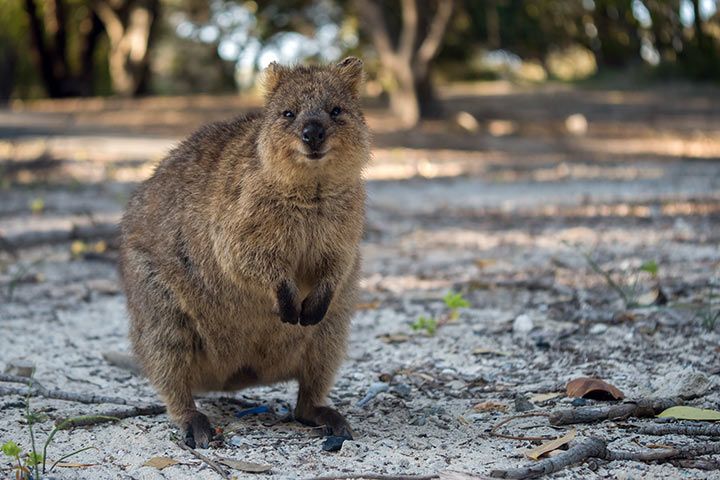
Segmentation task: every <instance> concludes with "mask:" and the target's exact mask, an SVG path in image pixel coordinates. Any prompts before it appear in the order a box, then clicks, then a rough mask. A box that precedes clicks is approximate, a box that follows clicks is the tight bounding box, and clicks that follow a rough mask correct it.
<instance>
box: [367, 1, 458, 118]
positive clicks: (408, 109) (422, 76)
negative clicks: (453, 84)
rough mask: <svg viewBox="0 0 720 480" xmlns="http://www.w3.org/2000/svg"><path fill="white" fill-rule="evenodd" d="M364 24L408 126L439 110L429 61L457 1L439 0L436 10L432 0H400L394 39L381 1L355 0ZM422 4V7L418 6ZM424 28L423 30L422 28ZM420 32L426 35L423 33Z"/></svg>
mask: <svg viewBox="0 0 720 480" xmlns="http://www.w3.org/2000/svg"><path fill="white" fill-rule="evenodd" d="M355 3H356V7H357V9H358V12H359V14H360V17H361V19H362V27H363V28H364V29H365V30H366V32H367V33H368V35H369V36H370V38H371V40H372V42H373V45H374V46H375V49H376V50H377V53H378V56H379V57H380V63H381V64H382V72H381V73H382V75H383V76H384V79H385V83H386V85H387V90H388V95H389V97H390V108H391V110H392V111H393V113H394V114H395V115H397V117H398V118H399V119H400V121H401V123H402V126H403V127H406V128H410V127H413V126H415V125H417V123H418V122H419V120H420V118H421V117H428V116H433V115H437V114H439V112H440V108H439V103H438V102H437V98H436V95H435V90H434V88H433V85H432V82H431V78H430V62H431V61H432V60H433V59H434V58H435V57H436V56H437V54H438V52H439V50H440V47H441V45H442V40H443V37H444V35H445V31H446V29H447V26H448V23H449V22H450V17H451V16H452V12H453V7H454V1H453V0H439V1H438V2H437V7H436V8H435V11H434V12H431V9H430V5H429V2H425V1H422V2H417V0H401V2H400V7H401V15H402V26H401V28H400V31H399V33H398V34H397V35H396V37H397V41H396V42H393V34H392V32H391V29H390V27H389V25H388V24H387V22H386V21H385V15H384V12H383V7H382V6H381V2H378V1H376V0H356V2H355ZM419 6H420V8H418V7H419ZM423 30H424V32H423ZM421 32H422V33H424V35H422V36H421Z"/></svg>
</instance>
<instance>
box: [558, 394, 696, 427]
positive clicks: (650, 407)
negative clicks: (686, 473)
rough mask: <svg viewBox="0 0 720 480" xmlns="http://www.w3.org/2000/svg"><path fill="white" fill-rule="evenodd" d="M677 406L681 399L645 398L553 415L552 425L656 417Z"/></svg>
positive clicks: (579, 408)
mask: <svg viewBox="0 0 720 480" xmlns="http://www.w3.org/2000/svg"><path fill="white" fill-rule="evenodd" d="M676 405H682V400H680V399H679V398H650V399H645V398H643V399H640V400H634V401H626V402H624V403H621V404H619V405H610V406H607V407H605V406H602V407H594V406H593V407H578V408H571V409H567V410H559V411H557V412H553V413H551V414H550V424H551V425H569V424H573V423H594V422H599V421H602V420H612V419H623V418H629V417H654V416H655V415H657V414H658V413H660V412H662V411H663V410H666V409H668V408H670V407H674V406H676Z"/></svg>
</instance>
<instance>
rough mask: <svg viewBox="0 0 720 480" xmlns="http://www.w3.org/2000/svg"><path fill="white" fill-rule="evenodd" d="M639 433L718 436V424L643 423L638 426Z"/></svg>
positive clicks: (719, 432) (719, 431)
mask: <svg viewBox="0 0 720 480" xmlns="http://www.w3.org/2000/svg"><path fill="white" fill-rule="evenodd" d="M637 433H639V434H641V435H689V436H700V437H702V436H705V437H720V424H717V423H703V424H699V425H697V424H693V425H689V424H687V423H663V424H660V425H644V426H641V427H640V428H638V430H637Z"/></svg>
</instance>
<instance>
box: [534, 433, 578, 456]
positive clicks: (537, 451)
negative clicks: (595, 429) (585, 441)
mask: <svg viewBox="0 0 720 480" xmlns="http://www.w3.org/2000/svg"><path fill="white" fill-rule="evenodd" d="M576 433H577V431H576V430H575V429H574V428H573V429H572V430H570V431H569V432H567V433H566V434H565V435H563V436H562V437H560V438H556V439H555V440H550V441H548V442H544V443H543V444H541V445H538V446H537V447H535V448H533V449H531V450H528V451H526V452H525V456H526V457H528V458H529V459H531V460H537V459H539V458H540V457H541V456H543V455H545V454H546V453H550V452H552V451H554V450H557V449H558V448H560V447H562V446H563V445H567V444H568V443H570V441H571V440H573V439H574V438H575V434H576Z"/></svg>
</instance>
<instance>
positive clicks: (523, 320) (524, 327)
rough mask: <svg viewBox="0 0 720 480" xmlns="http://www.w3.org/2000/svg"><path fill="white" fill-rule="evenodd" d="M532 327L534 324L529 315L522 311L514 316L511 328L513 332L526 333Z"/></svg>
mask: <svg viewBox="0 0 720 480" xmlns="http://www.w3.org/2000/svg"><path fill="white" fill-rule="evenodd" d="M534 327H535V325H533V321H532V318H530V315H527V314H525V313H523V314H520V315H518V316H517V317H515V321H514V322H513V327H512V329H513V332H514V333H520V334H526V333H529V332H530V331H531V330H532V329H533V328H534Z"/></svg>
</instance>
